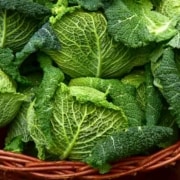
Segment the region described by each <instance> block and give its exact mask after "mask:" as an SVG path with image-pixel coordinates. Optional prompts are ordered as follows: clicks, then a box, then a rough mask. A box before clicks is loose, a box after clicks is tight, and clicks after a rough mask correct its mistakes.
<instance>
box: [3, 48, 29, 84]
mask: <svg viewBox="0 0 180 180" xmlns="http://www.w3.org/2000/svg"><path fill="white" fill-rule="evenodd" d="M0 68H1V69H2V70H3V71H4V72H5V73H6V74H7V75H8V76H10V77H11V78H12V79H13V80H15V81H16V82H20V83H23V84H26V83H28V81H27V79H25V77H23V76H22V75H21V74H20V72H19V64H17V63H16V62H15V57H14V53H13V51H12V50H11V49H9V48H0Z"/></svg>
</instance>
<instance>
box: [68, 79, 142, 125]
mask: <svg viewBox="0 0 180 180" xmlns="http://www.w3.org/2000/svg"><path fill="white" fill-rule="evenodd" d="M69 85H70V86H87V87H93V88H95V89H97V90H99V91H102V92H104V93H106V94H107V100H109V101H110V102H112V103H113V104H115V105H116V106H119V107H120V108H121V109H122V110H123V112H124V114H125V116H126V118H127V119H128V123H129V126H138V125H141V123H142V121H143V119H144V113H143V111H142V110H141V108H140V106H139V105H138V102H137V100H136V95H135V93H136V91H135V87H133V86H131V85H128V84H123V83H121V82H120V81H119V80H117V79H110V80H108V79H100V78H93V77H84V78H75V79H71V81H70V83H69Z"/></svg>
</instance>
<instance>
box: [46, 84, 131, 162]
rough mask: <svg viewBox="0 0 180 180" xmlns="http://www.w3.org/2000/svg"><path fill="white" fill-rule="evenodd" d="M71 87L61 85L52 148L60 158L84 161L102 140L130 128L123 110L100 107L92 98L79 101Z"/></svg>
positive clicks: (56, 96) (57, 93) (52, 131)
mask: <svg viewBox="0 0 180 180" xmlns="http://www.w3.org/2000/svg"><path fill="white" fill-rule="evenodd" d="M70 93H71V92H70V90H69V88H68V87H67V86H66V85H65V84H61V86H60V88H59V89H58V90H57V92H56V95H55V101H54V102H53V107H54V108H53V118H52V119H51V124H52V127H51V129H52V130H51V134H52V138H53V144H51V145H50V147H49V151H50V152H51V153H54V154H56V155H58V156H59V157H60V159H66V158H68V159H76V160H82V159H83V158H84V157H86V156H87V155H88V154H89V153H90V150H91V149H92V147H93V146H94V144H95V143H96V141H97V140H98V139H101V138H102V137H105V136H107V135H108V134H111V133H112V132H116V131H120V130H122V129H124V128H126V127H127V125H128V124H127V119H126V117H125V116H124V113H123V112H122V110H113V109H112V108H109V107H103V106H101V107H99V106H96V104H94V103H92V102H90V101H88V98H87V101H86V103H82V102H78V101H77V100H76V97H74V96H72V95H71V94H70Z"/></svg>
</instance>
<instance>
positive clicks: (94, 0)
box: [69, 0, 111, 11]
mask: <svg viewBox="0 0 180 180" xmlns="http://www.w3.org/2000/svg"><path fill="white" fill-rule="evenodd" d="M110 2H111V0H109V1H107V0H70V1H69V3H70V4H79V5H80V6H81V7H83V8H85V9H87V10H90V11H96V10H98V9H99V8H103V7H104V6H106V4H109V3H110Z"/></svg>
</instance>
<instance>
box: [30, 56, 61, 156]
mask: <svg viewBox="0 0 180 180" xmlns="http://www.w3.org/2000/svg"><path fill="white" fill-rule="evenodd" d="M38 61H39V63H40V66H41V68H42V70H43V73H44V74H43V79H42V82H41V83H40V85H39V87H38V89H37V90H36V92H35V95H36V99H35V100H34V101H33V102H32V103H31V104H30V106H29V108H28V111H27V119H28V131H29V132H30V134H31V137H32V138H33V140H34V142H35V145H36V148H37V150H38V157H39V158H41V159H45V156H46V153H45V149H46V148H45V145H46V144H47V142H48V143H50V141H51V139H50V119H51V116H52V110H53V108H52V103H51V101H52V99H53V98H54V94H55V91H56V89H57V87H58V85H59V83H60V82H61V81H63V80H64V74H63V73H62V72H61V70H60V69H59V68H57V67H54V66H53V65H52V62H51V59H50V58H49V57H48V56H47V55H45V54H43V53H40V54H38Z"/></svg>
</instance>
